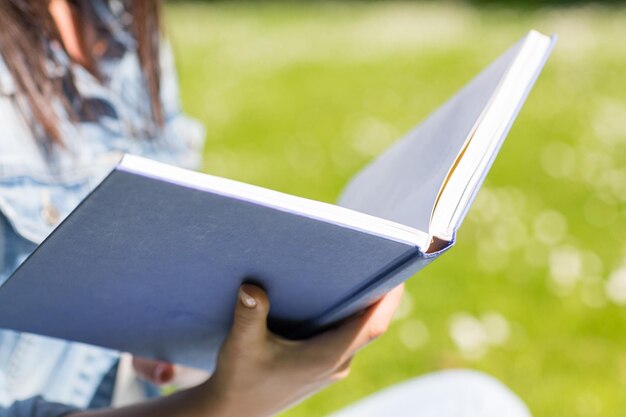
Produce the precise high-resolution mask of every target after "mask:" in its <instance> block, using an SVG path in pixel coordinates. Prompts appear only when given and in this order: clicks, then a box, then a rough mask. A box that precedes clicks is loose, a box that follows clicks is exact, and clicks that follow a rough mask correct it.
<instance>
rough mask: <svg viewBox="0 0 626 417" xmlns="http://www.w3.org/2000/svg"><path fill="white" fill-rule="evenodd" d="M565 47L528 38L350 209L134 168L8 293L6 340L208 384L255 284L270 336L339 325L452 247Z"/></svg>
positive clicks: (368, 176)
mask: <svg viewBox="0 0 626 417" xmlns="http://www.w3.org/2000/svg"><path fill="white" fill-rule="evenodd" d="M553 44H554V39H552V38H549V37H546V36H543V35H541V34H538V33H537V32H531V33H529V34H528V35H527V36H526V37H525V38H524V39H522V40H521V41H520V42H519V43H518V44H516V45H515V46H513V48H511V49H510V50H509V51H508V52H506V53H505V54H504V55H502V56H501V57H500V58H499V59H498V60H496V61H495V62H494V63H493V64H492V65H491V66H489V67H488V68H487V69H486V70H485V71H484V72H483V73H481V74H480V75H479V76H478V77H477V78H475V79H474V80H473V81H472V82H470V83H469V84H468V85H467V86H466V87H465V88H464V89H463V90H461V91H460V92H459V93H458V94H457V95H456V96H455V97H453V98H452V99H451V100H450V101H449V102H448V103H446V104H445V105H444V106H442V107H441V108H440V109H439V110H437V111H436V112H435V113H433V115H431V116H430V117H429V118H428V119H427V120H426V121H425V122H424V123H422V124H421V125H420V126H418V127H417V128H416V129H415V130H414V131H412V132H411V133H409V134H408V135H407V136H406V137H405V138H403V139H401V140H400V141H399V142H397V143H396V144H395V145H393V146H392V147H391V148H390V149H388V150H387V151H386V152H385V153H383V154H382V155H381V156H380V157H379V158H377V159H376V160H375V161H374V162H372V163H371V164H370V165H369V166H367V167H366V168H365V169H364V170H363V171H362V172H360V173H359V174H357V176H356V177H355V178H354V179H353V180H352V181H351V182H350V184H349V185H348V186H347V187H346V189H345V190H344V193H343V195H342V197H341V199H340V201H339V205H332V204H327V203H321V202H317V201H312V200H307V199H304V198H299V197H295V196H291V195H287V194H283V193H279V192H276V191H271V190H267V189H263V188H260V187H255V186H252V185H248V184H243V183H239V182H236V181H231V180H227V179H224V178H218V177H213V176H210V175H206V174H201V173H195V172H191V171H186V170H183V169H180V168H175V167H171V166H168V165H165V164H161V163H158V162H154V161H149V160H146V159H143V158H140V157H137V156H132V155H127V156H125V157H124V158H123V159H122V161H121V162H120V163H119V164H118V166H117V167H116V168H115V169H114V170H113V171H112V172H111V173H110V174H109V175H108V176H107V177H106V178H105V179H104V180H103V181H102V182H101V183H100V184H99V185H98V187H97V188H96V189H95V190H94V191H93V192H92V193H90V195H89V196H88V197H87V198H85V200H83V202H81V204H80V205H79V206H78V207H77V208H76V209H75V210H74V211H73V212H72V213H71V214H70V215H69V216H68V217H67V218H66V219H65V220H64V221H63V222H62V223H61V224H60V225H59V226H58V227H57V228H56V229H55V230H54V231H53V232H52V233H51V235H50V236H48V238H47V239H46V240H45V241H44V242H43V243H42V244H41V245H40V246H39V247H38V248H37V249H36V250H35V252H34V253H33V254H32V255H31V256H30V257H29V258H28V259H27V260H26V261H25V262H24V263H23V264H22V265H21V266H20V267H19V268H18V270H17V271H16V272H15V273H14V274H13V275H12V276H11V278H9V280H8V281H7V282H6V283H5V284H4V285H3V286H2V287H0V327H3V328H10V329H15V330H19V331H26V332H32V333H38V334H42V335H47V336H52V337H58V338H63V339H68V340H75V341H80V342H85V343H90V344H94V345H98V346H104V347H108V348H113V349H116V350H120V351H127V352H131V353H133V354H135V355H139V356H144V357H150V358H157V359H162V360H167V361H170V362H174V363H180V364H184V365H188V366H192V367H198V368H203V369H207V370H211V369H212V368H213V366H214V363H215V359H216V355H217V352H218V349H219V346H220V345H221V343H222V341H223V340H224V338H225V336H226V334H227V332H228V330H229V328H230V325H231V320H232V311H233V309H234V305H235V302H236V294H237V290H238V287H239V286H240V285H241V284H242V283H243V282H253V283H257V284H259V285H261V286H262V287H263V288H265V289H266V291H267V292H268V295H269V297H270V300H271V311H270V322H269V326H270V328H271V329H272V330H273V331H274V332H276V333H278V334H280V335H283V336H286V337H289V338H303V337H307V336H310V335H312V334H315V333H317V332H319V331H321V330H323V329H324V328H326V327H328V326H331V325H332V324H333V323H336V322H337V321H339V320H341V319H343V318H345V317H348V316H350V315H351V314H354V313H355V312H358V311H359V310H362V309H363V308H365V307H367V306H368V305H370V304H371V303H373V302H374V301H376V300H377V299H378V298H379V297H380V296H382V295H383V294H384V293H386V292H388V291H389V290H391V289H392V288H393V287H395V286H396V285H398V284H399V283H401V282H403V281H405V280H406V279H408V278H410V277H411V276H413V275H414V274H415V273H416V272H418V271H419V270H420V269H421V268H423V267H424V266H425V265H427V264H428V263H429V262H430V261H432V260H433V259H435V258H437V257H438V256H439V255H440V254H441V253H443V252H444V251H445V250H447V249H448V248H449V247H451V246H452V244H453V243H454V237H455V233H456V230H457V229H458V227H459V226H460V224H461V222H462V220H463V217H464V216H465V214H466V212H467V209H468V207H469V206H470V204H471V202H472V200H473V198H474V196H475V195H476V192H477V191H478V189H479V187H480V185H481V183H482V181H483V179H484V176H485V175H486V173H487V171H488V170H489V167H490V166H491V163H492V162H493V159H494V158H495V155H496V154H497V151H498V149H499V147H500V145H501V143H502V141H503V140H504V137H505V136H506V133H507V132H508V129H509V128H510V126H511V123H512V122H513V120H514V118H515V116H516V114H517V112H518V111H519V108H520V106H521V105H522V103H523V101H524V100H525V98H526V96H527V94H528V92H529V91H530V88H531V87H532V84H533V83H534V81H535V79H536V77H537V76H538V74H539V72H540V71H541V68H542V67H543V65H544V63H545V60H546V59H547V57H548V55H549V53H550V50H551V48H552V46H553Z"/></svg>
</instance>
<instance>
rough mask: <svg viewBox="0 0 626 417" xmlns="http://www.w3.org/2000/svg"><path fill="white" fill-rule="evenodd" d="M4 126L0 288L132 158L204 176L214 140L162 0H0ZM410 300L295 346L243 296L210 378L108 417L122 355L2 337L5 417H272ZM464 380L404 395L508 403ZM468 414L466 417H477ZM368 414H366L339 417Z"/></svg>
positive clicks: (0, 391) (263, 303)
mask: <svg viewBox="0 0 626 417" xmlns="http://www.w3.org/2000/svg"><path fill="white" fill-rule="evenodd" d="M0 123H1V126H2V129H1V130H0V283H1V282H3V281H4V280H6V278H7V277H8V276H9V275H10V274H11V272H12V271H13V270H14V269H15V268H16V267H17V266H18V265H19V264H20V262H21V261H22V260H23V259H24V258H25V257H26V256H27V255H28V254H29V253H30V252H31V251H32V250H33V249H34V248H35V247H36V245H37V244H38V243H40V242H41V241H42V240H43V239H44V238H45V236H46V235H47V234H48V233H49V232H50V231H51V230H52V229H53V228H54V227H55V226H56V225H57V224H58V223H59V222H60V221H61V220H62V219H63V218H64V217H65V216H66V215H67V214H68V213H69V212H70V211H71V209H72V208H74V207H75V206H76V204H78V203H79V202H80V200H81V199H82V198H83V197H84V196H85V195H86V194H87V193H88V192H89V191H90V190H91V189H92V188H93V187H94V186H95V185H96V184H98V182H99V181H100V179H102V178H103V176H104V175H105V174H106V173H107V172H109V170H110V169H111V168H112V166H113V165H114V164H115V163H116V162H117V161H118V160H119V157H120V156H121V154H122V153H125V152H128V153H134V154H140V155H143V156H147V157H149V158H152V159H157V160H161V161H165V162H168V163H172V164H177V165H180V166H184V167H188V168H193V167H197V164H198V161H199V150H200V149H201V146H202V138H203V132H202V128H201V127H200V126H199V125H198V124H197V123H196V122H195V121H193V120H191V119H189V118H188V117H186V116H185V115H184V114H182V113H181V110H180V106H179V103H178V91H177V82H176V76H175V73H174V66H173V61H172V55H171V52H170V51H169V49H168V46H167V44H165V43H163V42H161V31H160V4H159V2H158V1H157V0H145V1H139V0H135V1H132V0H0ZM401 294H402V288H398V289H396V290H394V291H393V292H391V293H390V294H388V295H387V296H386V297H385V298H383V299H382V300H381V301H380V302H379V303H378V304H376V305H375V306H373V307H371V308H370V309H369V310H367V311H366V312H365V313H364V314H363V315H360V316H358V317H355V318H353V319H350V320H348V321H346V322H345V323H343V324H342V325H341V326H340V327H338V328H336V329H334V330H331V331H328V332H326V333H324V334H322V335H319V336H317V337H315V338H312V339H310V340H306V341H301V342H291V341H287V340H283V339H281V338H278V337H276V336H275V335H272V334H270V333H269V332H268V331H267V328H266V323H265V319H266V317H267V313H268V310H269V301H268V299H267V297H266V295H265V293H264V292H263V291H262V290H261V289H259V288H257V287H254V286H250V285H245V286H243V287H242V288H241V289H240V292H239V299H238V303H237V307H236V311H235V312H234V314H235V319H234V325H233V328H232V330H231V333H230V335H229V337H228V339H227V341H226V343H225V344H224V346H223V347H222V350H221V352H220V355H219V360H218V365H217V370H216V372H215V373H214V374H213V375H212V376H211V378H210V379H208V380H207V381H206V382H204V383H202V384H200V385H198V386H197V387H195V388H192V389H189V390H185V391H181V392H179V393H177V394H175V395H172V396H169V397H166V398H159V399H154V400H151V401H148V402H145V403H142V404H139V405H136V406H132V407H128V408H121V409H104V410H100V411H81V410H85V409H87V410H89V409H93V408H99V407H103V406H108V405H110V403H111V396H112V392H113V383H114V381H115V377H116V372H117V364H118V356H117V353H115V352H111V351H109V350H105V349H100V348H96V347H92V346H86V345H82V344H77V343H70V342H64V341H59V340H52V339H48V338H45V337H40V336H35V335H29V334H20V333H16V332H12V331H8V330H3V331H0V404H2V405H4V407H5V408H3V409H1V410H0V416H11V417H13V416H49V417H56V416H62V415H70V414H71V415H75V416H79V417H80V416H85V417H87V416H99V417H108V416H111V417H113V416H119V417H123V416H137V417H140V416H151V417H155V416H156V417H158V416H173V417H177V416H181V417H183V416H185V417H187V416H188V417H195V416H198V417H200V416H206V417H209V416H210V417H220V416H230V417H233V416H234V417H236V416H247V417H256V416H259V417H261V416H270V415H274V414H275V413H277V412H279V411H280V410H282V409H284V408H286V407H287V406H289V405H290V404H293V403H294V402H297V401H299V400H300V399H302V398H305V397H306V396H308V395H311V394H313V393H314V392H316V391H317V390H319V389H321V388H322V387H324V386H326V385H328V384H329V383H331V382H333V381H335V380H337V379H341V378H343V377H345V376H346V375H347V374H348V372H349V367H350V361H351V359H352V357H353V356H354V354H355V353H356V352H357V351H358V350H359V349H360V348H362V347H363V346H365V345H366V344H367V343H369V342H370V341H371V340H373V339H374V338H376V337H377V336H379V335H380V334H382V333H384V331H385V330H386V328H387V326H388V324H389V322H390V320H391V317H392V315H393V312H394V311H395V309H396V307H397V305H398V303H399V300H400V297H401ZM136 363H138V364H143V365H142V366H138V368H140V369H138V371H139V372H140V373H143V374H144V375H146V376H148V377H151V379H152V380H154V381H155V382H164V381H165V380H167V379H168V378H169V377H171V373H172V369H173V368H172V367H171V365H168V364H159V363H157V364H155V363H150V362H146V361H137V362H136ZM146 364H147V365H146ZM464 375H465V376H460V375H451V374H446V375H440V376H437V377H435V380H429V381H427V382H428V383H426V384H425V385H424V380H421V381H420V380H418V381H416V382H417V383H418V384H422V386H425V387H427V388H428V389H430V390H431V391H428V390H426V391H424V389H422V388H420V387H414V386H413V385H410V386H408V385H407V386H404V388H402V389H404V390H406V389H407V387H408V389H409V391H410V392H411V394H410V395H409V396H406V395H404V396H403V398H405V399H406V398H414V399H415V398H420V397H419V395H420V394H419V393H420V392H421V393H422V394H424V393H428V394H427V395H422V398H423V401H422V404H421V405H420V407H421V408H423V409H424V410H428V404H429V403H430V404H431V405H432V404H444V405H445V404H446V402H442V401H438V402H436V403H433V401H432V399H429V398H430V397H432V394H433V393H436V392H439V393H445V394H446V395H447V394H451V393H453V392H454V389H453V388H452V389H451V388H450V387H452V386H453V385H454V384H452V385H451V384H450V381H454V383H456V384H457V385H456V386H457V387H458V388H460V387H468V386H471V387H472V388H470V389H467V388H465V389H463V388H460V390H462V391H463V392H465V393H473V394H472V398H473V399H477V398H478V399H482V398H490V400H489V401H490V403H491V404H499V403H498V402H497V401H496V400H497V399H498V398H501V399H502V398H505V399H507V398H508V397H506V395H509V397H510V394H508V393H507V392H506V391H505V390H504V389H502V388H501V387H500V386H499V385H497V384H495V383H494V382H492V381H491V380H487V379H486V378H485V377H481V376H476V375H473V374H464ZM437 381H439V385H438V384H437ZM442 381H443V382H442ZM446 381H448V382H446ZM437 387H439V388H437ZM481 387H483V388H484V389H483V388H481ZM485 387H488V388H489V389H487V388H485ZM402 389H398V390H395V391H393V392H392V394H393V393H396V394H393V395H397V393H401V392H403V391H402ZM433 390H434V391H433ZM494 393H495V394H494ZM393 395H391V396H389V395H385V396H383V400H377V401H376V404H379V407H383V409H387V410H388V409H389V406H388V405H384V404H385V399H384V398H392V397H393ZM435 397H436V395H435ZM44 398H45V399H44ZM394 398H395V399H394V400H393V402H394V404H396V405H398V404H403V402H402V401H398V399H397V398H396V397H394ZM511 398H513V397H511ZM479 403H480V404H482V403H481V402H480V401H479ZM464 404H465V405H466V406H465V407H464V408H463V410H466V411H468V410H469V411H471V410H473V409H476V408H475V407H474V408H472V407H471V404H470V403H467V402H465V403H464ZM468 404H469V405H468ZM502 404H507V407H508V408H506V409H503V408H499V407H496V408H495V409H496V410H499V411H498V412H499V413H500V414H497V415H508V416H518V415H519V416H522V415H525V414H523V413H524V409H523V406H521V405H520V404H519V402H518V401H517V400H515V399H514V398H513V399H512V400H510V401H509V400H506V401H504V400H503V402H502ZM364 407H366V409H374V408H375V407H374V406H372V405H366V406H364ZM403 407H404V406H403ZM359 410H361V411H359ZM406 410H407V412H409V413H410V412H411V410H412V408H406ZM432 410H435V408H432ZM503 410H504V411H503ZM514 410H518V412H519V413H522V414H519V413H518V414H515V411H514ZM519 410H522V411H519ZM361 412H362V407H361V408H359V406H356V407H355V408H352V409H350V410H347V411H346V412H345V413H347V414H341V415H342V416H348V415H349V416H355V415H357V414H358V413H361ZM434 412H435V413H437V414H436V415H444V414H443V413H442V412H439V411H436V410H435V411H434ZM355 413H357V414H355ZM383 414H384V412H383ZM392 414H395V415H400V414H399V411H396V412H394V413H392ZM358 415H365V414H358ZM377 415H380V414H377ZM407 415H409V414H407ZM455 415H457V416H458V415H460V414H455ZM476 415H478V414H476ZM480 415H481V416H482V415H488V414H484V413H483V414H480Z"/></svg>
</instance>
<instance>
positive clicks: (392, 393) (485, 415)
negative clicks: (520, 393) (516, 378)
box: [328, 370, 531, 417]
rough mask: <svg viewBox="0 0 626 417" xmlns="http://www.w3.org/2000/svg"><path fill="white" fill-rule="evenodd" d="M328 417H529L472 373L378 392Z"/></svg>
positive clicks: (510, 396)
mask: <svg viewBox="0 0 626 417" xmlns="http://www.w3.org/2000/svg"><path fill="white" fill-rule="evenodd" d="M328 417H531V414H530V412H529V410H528V408H527V407H526V406H525V405H524V403H523V402H522V401H521V400H520V399H519V398H518V397H517V396H516V395H515V394H514V393H513V392H511V391H510V390H509V389H508V388H507V387H505V386H504V385H503V384H502V383H501V382H499V381H497V380H496V379H494V378H493V377H490V376H488V375H485V374H481V373H479V372H474V371H465V370H455V371H442V372H437V373H434V374H430V375H426V376H424V377H420V378H416V379H412V380H409V381H407V382H403V383H401V384H398V385H395V386H392V387H390V388H387V389H385V390H382V391H380V392H377V393H375V394H373V395H371V396H369V397H367V398H365V399H363V400H361V401H359V402H357V403H355V404H353V405H351V406H349V407H348V408H346V409H344V410H342V411H339V412H337V413H335V414H332V415H331V416H328Z"/></svg>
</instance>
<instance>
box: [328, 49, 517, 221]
mask: <svg viewBox="0 0 626 417" xmlns="http://www.w3.org/2000/svg"><path fill="white" fill-rule="evenodd" d="M523 41H524V40H522V41H520V42H519V43H517V44H516V45H515V46H513V47H512V48H511V49H509V50H508V51H507V52H506V53H505V54H504V55H502V56H501V57H500V58H498V59H497V60H496V61H495V62H493V63H492V64H491V65H490V66H489V67H488V68H487V69H485V70H484V71H483V72H482V73H481V74H480V75H478V76H477V77H476V78H475V79H474V80H472V81H471V82H470V83H469V84H468V85H466V86H465V87H464V88H463V89H462V90H461V91H460V92H459V93H457V94H456V95H455V96H454V97H453V98H452V99H451V100H450V101H448V102H447V103H446V104H444V105H443V106H442V107H440V108H439V109H438V110H437V111H436V112H435V113H433V114H432V115H431V116H430V117H429V118H428V119H426V120H425V121H424V122H423V123H422V124H421V125H419V126H418V127H417V128H416V129H415V130H413V131H412V132H410V133H409V134H408V135H407V136H405V137H404V138H403V139H401V140H400V141H398V142H397V143H396V144H394V145H393V146H392V147H391V148H389V149H388V150H387V151H385V152H384V153H383V154H382V155H380V156H379V157H378V158H377V159H376V160H375V161H374V162H373V163H371V164H370V165H368V166H367V167H366V168H365V169H363V170H362V171H361V172H360V173H358V174H357V175H356V176H355V177H354V178H353V179H352V181H351V182H350V183H349V184H348V186H347V187H346V188H345V189H344V191H343V194H342V196H341V198H340V199H339V205H341V206H342V207H347V208H350V209H353V210H356V211H360V212H362V213H366V214H370V215H373V216H377V217H381V218H384V219H387V220H391V221H394V222H397V223H401V224H404V225H406V226H410V227H413V228H415V229H418V230H422V231H424V232H429V224H430V219H431V214H432V210H433V207H434V206H435V202H436V200H437V196H438V195H439V191H440V189H441V186H442V184H443V182H444V180H445V179H446V177H447V175H448V172H449V171H450V168H451V167H452V165H453V164H454V161H455V160H456V158H457V156H458V155H459V152H460V150H461V149H462V148H463V146H464V144H465V142H466V140H467V139H468V137H469V136H470V135H471V134H472V132H473V131H474V129H475V127H476V124H477V122H478V121H479V120H480V118H481V115H482V113H483V111H484V109H485V108H486V106H487V104H488V103H489V101H490V100H491V98H492V96H493V95H494V93H495V92H496V91H497V89H498V86H499V85H500V82H501V80H502V78H503V76H504V75H505V74H506V72H507V70H508V68H509V67H510V65H511V63H512V62H513V61H514V60H515V58H516V56H517V54H518V52H519V50H520V47H521V45H522V44H523Z"/></svg>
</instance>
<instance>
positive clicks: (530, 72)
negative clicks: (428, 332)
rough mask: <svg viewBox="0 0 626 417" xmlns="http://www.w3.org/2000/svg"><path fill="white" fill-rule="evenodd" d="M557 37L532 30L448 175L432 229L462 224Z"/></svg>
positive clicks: (448, 231)
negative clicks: (461, 154)
mask: <svg viewBox="0 0 626 417" xmlns="http://www.w3.org/2000/svg"><path fill="white" fill-rule="evenodd" d="M555 42H556V39H555V38H554V37H552V38H550V37H548V36H545V35H542V34H540V33H539V32H535V31H532V32H530V33H529V35H528V36H527V37H526V38H525V42H524V43H523V46H522V49H521V50H520V53H519V55H518V57H517V59H516V60H515V62H514V63H513V65H512V66H511V67H510V68H509V70H508V72H507V75H506V76H505V79H504V80H503V82H502V84H501V86H500V88H499V89H498V91H497V93H496V94H495V95H494V97H493V98H492V100H491V102H490V103H489V105H488V106H487V109H486V110H485V113H484V115H483V117H482V118H481V120H480V123H479V124H478V126H477V128H476V130H475V132H474V134H473V135H472V137H471V140H469V141H468V143H467V144H466V147H465V149H464V151H463V156H462V157H461V158H459V161H458V163H457V165H456V167H455V169H454V171H453V172H452V173H451V174H450V175H449V178H448V179H447V181H446V184H445V186H444V188H443V190H442V192H441V195H440V196H439V200H438V201H437V206H436V208H435V212H434V213H433V216H432V220H431V225H430V228H431V233H436V234H437V235H438V236H442V237H450V236H452V234H453V233H454V231H455V230H456V229H457V228H458V227H459V226H460V225H461V222H462V221H463V218H464V217H465V214H467V209H468V207H469V206H470V205H471V203H472V201H473V200H474V197H475V196H476V193H477V192H478V190H479V189H480V186H481V185H482V182H483V180H484V179H485V176H486V174H487V172H488V171H489V168H490V167H491V165H492V163H493V161H494V159H495V157H496V155H497V153H498V150H499V149H500V146H501V145H502V142H504V139H505V137H506V134H507V133H508V131H509V129H510V127H511V125H512V124H513V121H514V120H515V117H516V115H517V113H518V111H519V110H520V107H521V105H522V103H523V102H524V100H525V99H526V97H527V96H528V93H529V92H530V89H531V88H532V85H533V83H534V81H535V80H536V78H537V76H538V75H539V73H540V72H541V68H542V67H543V65H544V64H545V61H546V60H547V58H548V56H549V54H550V51H551V50H552V47H553V46H554V43H555Z"/></svg>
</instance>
